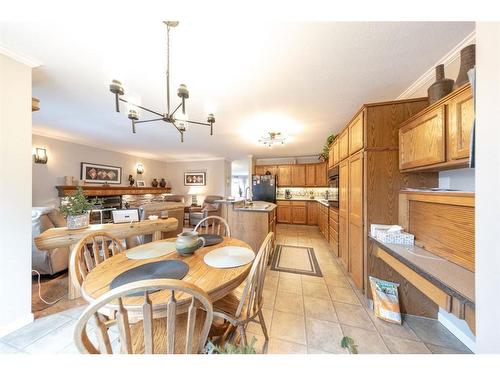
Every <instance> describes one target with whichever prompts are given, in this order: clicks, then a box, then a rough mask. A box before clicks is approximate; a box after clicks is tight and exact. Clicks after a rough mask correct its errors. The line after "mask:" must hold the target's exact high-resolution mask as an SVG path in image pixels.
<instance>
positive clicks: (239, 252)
mask: <svg viewBox="0 0 500 375" xmlns="http://www.w3.org/2000/svg"><path fill="white" fill-rule="evenodd" d="M254 258H255V253H254V252H253V251H252V250H250V249H248V248H246V247H240V246H224V247H220V248H218V249H215V250H212V251H211V252H209V253H207V254H205V257H204V258H203V260H204V261H205V263H206V264H207V265H209V266H210V267H214V268H233V267H240V266H243V265H245V264H248V263H250V262H251V261H253V260H254Z"/></svg>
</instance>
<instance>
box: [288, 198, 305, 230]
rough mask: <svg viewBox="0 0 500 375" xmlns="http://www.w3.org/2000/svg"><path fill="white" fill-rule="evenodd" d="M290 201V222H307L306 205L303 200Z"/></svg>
mask: <svg viewBox="0 0 500 375" xmlns="http://www.w3.org/2000/svg"><path fill="white" fill-rule="evenodd" d="M291 203H292V224H306V223H307V206H306V203H307V202H305V201H295V202H291Z"/></svg>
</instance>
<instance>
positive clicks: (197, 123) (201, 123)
mask: <svg viewBox="0 0 500 375" xmlns="http://www.w3.org/2000/svg"><path fill="white" fill-rule="evenodd" d="M185 121H186V122H189V123H190V124H196V125H204V126H210V124H207V123H205V122H198V121H191V120H185Z"/></svg>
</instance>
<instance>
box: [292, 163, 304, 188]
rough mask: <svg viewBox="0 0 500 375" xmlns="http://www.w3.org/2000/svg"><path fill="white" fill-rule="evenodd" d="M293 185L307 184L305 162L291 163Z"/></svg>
mask: <svg viewBox="0 0 500 375" xmlns="http://www.w3.org/2000/svg"><path fill="white" fill-rule="evenodd" d="M290 167H291V170H292V181H291V184H292V185H291V186H299V187H300V186H306V166H305V165H304V164H295V165H291V166H290Z"/></svg>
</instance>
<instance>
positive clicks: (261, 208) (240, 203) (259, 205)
mask: <svg viewBox="0 0 500 375" xmlns="http://www.w3.org/2000/svg"><path fill="white" fill-rule="evenodd" d="M214 202H215V203H222V204H232V205H234V204H237V206H234V207H233V211H251V212H271V211H272V210H274V209H275V208H276V205H275V204H274V203H271V202H265V201H252V203H253V204H252V205H251V206H248V207H244V204H245V200H244V199H235V200H227V199H218V200H216V201H214Z"/></svg>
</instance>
